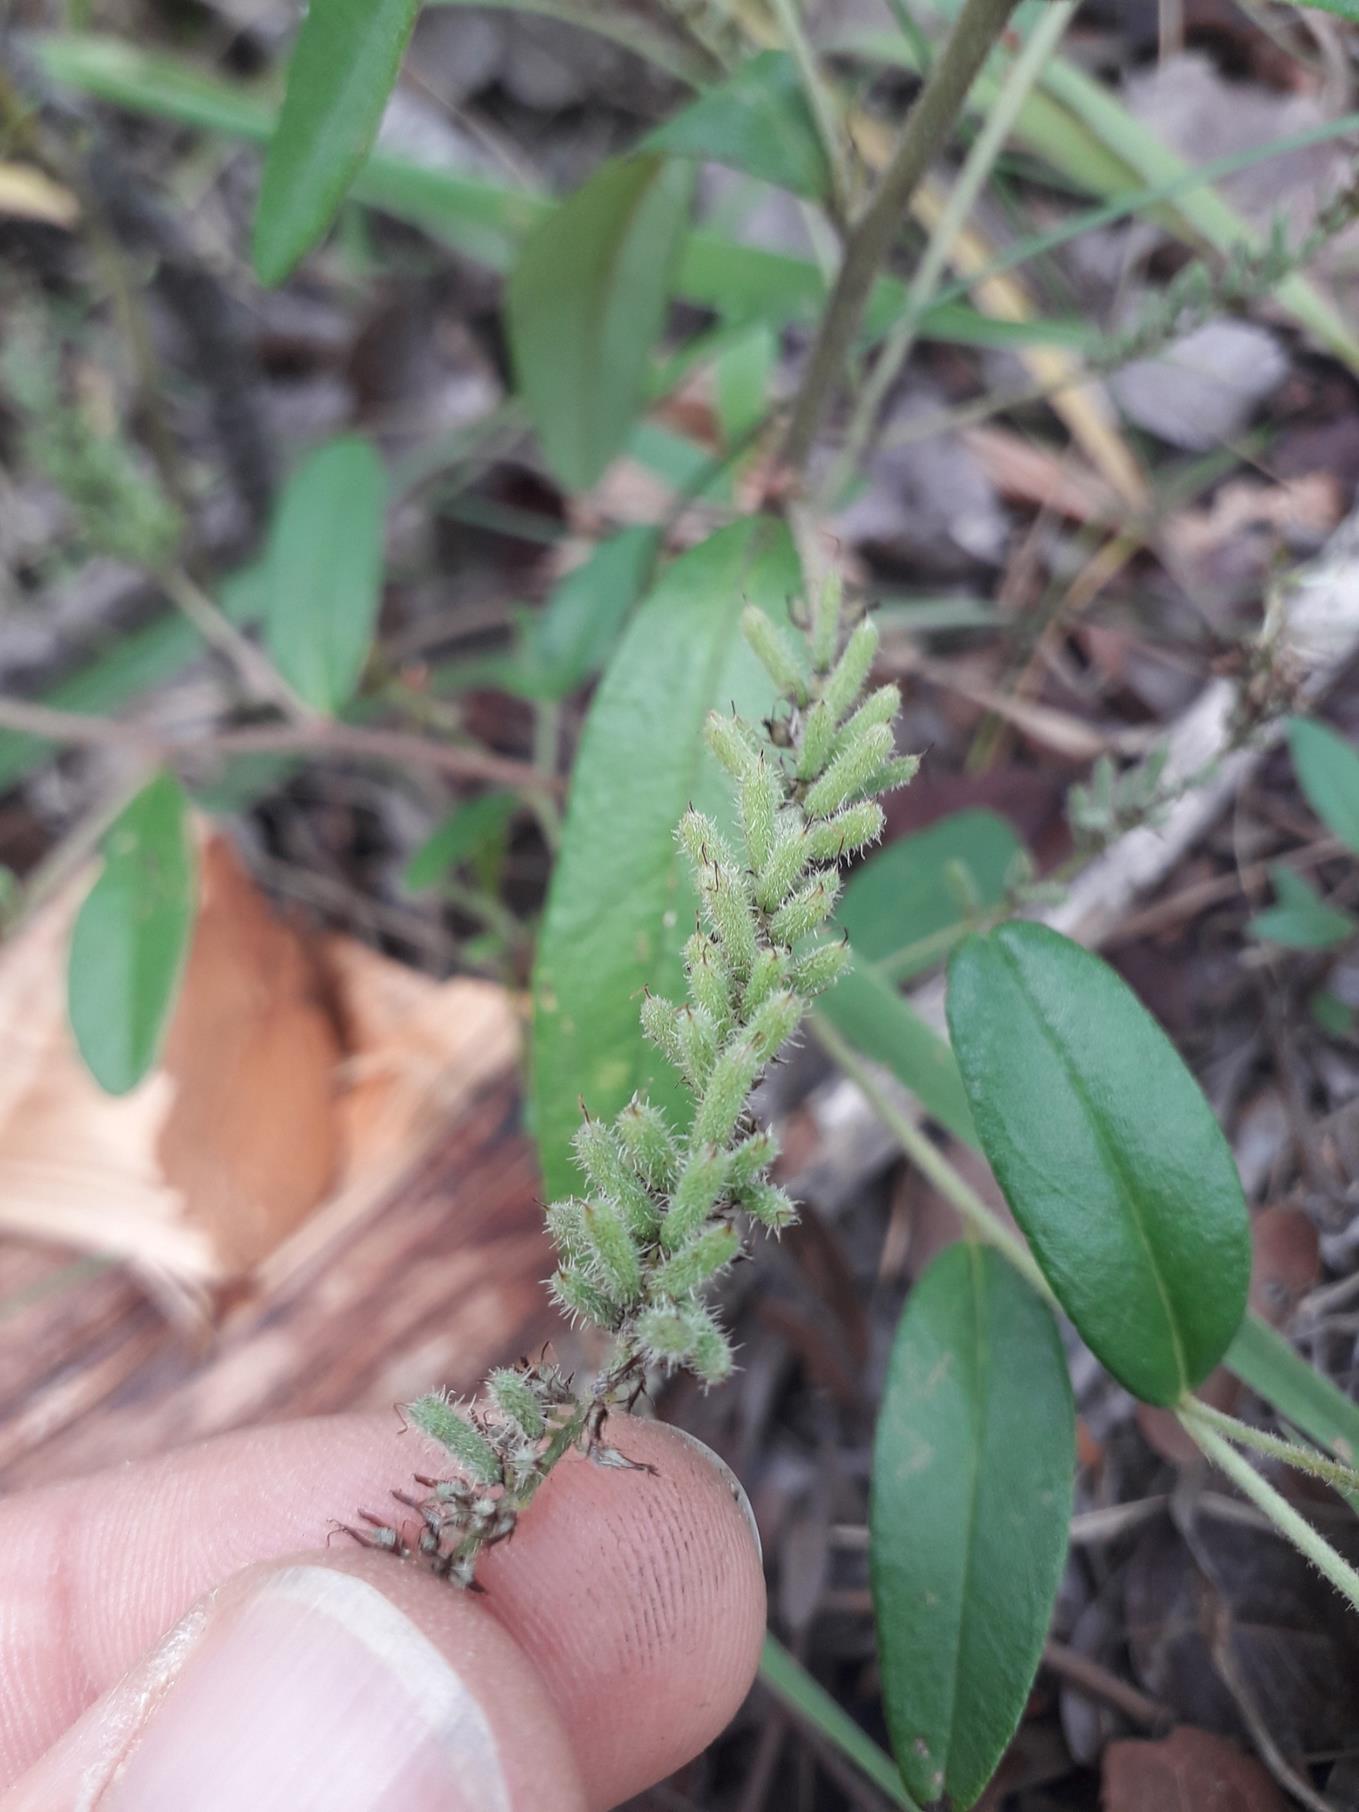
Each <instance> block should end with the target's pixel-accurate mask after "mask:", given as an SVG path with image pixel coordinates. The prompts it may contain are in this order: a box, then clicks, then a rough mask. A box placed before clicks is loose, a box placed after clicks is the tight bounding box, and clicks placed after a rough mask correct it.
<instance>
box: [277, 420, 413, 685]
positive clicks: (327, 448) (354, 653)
mask: <svg viewBox="0 0 1359 1812" xmlns="http://www.w3.org/2000/svg"><path fill="white" fill-rule="evenodd" d="M386 503H387V481H386V478H385V476H384V474H383V470H382V463H381V461H380V460H379V458H378V456H377V453H376V451H375V449H374V448H373V446H372V443H371V442H370V441H367V440H364V439H363V438H362V436H360V435H357V434H346V435H342V436H341V437H340V438H339V439H338V440H332V441H328V442H327V443H326V444H325V445H324V446H322V447H318V448H317V449H316V450H315V451H314V452H313V453H310V454H308V456H307V457H306V458H305V459H304V460H303V461H302V464H301V465H300V466H299V467H298V468H297V470H296V471H295V472H294V473H293V474H292V476H291V477H290V478H289V480H288V483H287V485H286V487H285V489H284V492H283V496H282V497H281V499H280V500H279V505H278V510H277V513H276V515H275V518H274V524H273V531H272V534H271V536H270V541H269V554H268V579H269V609H268V617H267V620H266V625H265V629H266V637H267V640H268V644H269V652H270V654H271V655H272V656H273V658H274V661H275V664H276V665H277V667H278V669H279V671H280V672H281V673H282V674H283V676H284V678H285V679H286V680H288V681H289V683H290V684H291V685H292V686H293V688H294V689H295V690H296V691H297V692H299V693H300V694H301V696H302V697H303V698H304V699H305V700H306V702H307V703H308V704H309V705H311V706H313V707H314V708H315V709H316V710H318V711H325V712H329V713H332V714H333V713H336V712H339V711H342V710H343V709H344V707H345V706H346V705H347V704H348V703H349V702H350V700H351V699H352V698H353V696H354V693H355V692H356V691H357V689H358V684H359V680H360V678H361V676H362V674H363V669H364V666H365V664H366V663H367V660H368V656H369V653H370V651H371V649H372V645H373V632H374V629H375V628H376V625H377V614H378V605H379V604H380V602H381V599H382V536H383V513H384V511H385V508H386Z"/></svg>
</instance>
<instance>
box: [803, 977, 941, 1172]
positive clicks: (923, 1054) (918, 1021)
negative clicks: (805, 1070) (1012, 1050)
mask: <svg viewBox="0 0 1359 1812" xmlns="http://www.w3.org/2000/svg"><path fill="white" fill-rule="evenodd" d="M816 1017H817V1018H820V1019H825V1020H828V1021H829V1023H830V1024H831V1025H832V1026H833V1027H834V1029H835V1030H836V1031H837V1032H838V1033H839V1034H840V1036H841V1037H842V1038H844V1039H845V1040H846V1041H847V1042H848V1043H850V1044H852V1045H853V1046H854V1048H855V1050H856V1051H859V1052H860V1053H861V1054H862V1055H863V1056H865V1057H868V1058H870V1059H871V1060H872V1061H873V1062H874V1063H880V1064H881V1065H882V1067H883V1068H884V1069H885V1070H889V1071H890V1072H891V1074H892V1075H893V1076H895V1077H896V1079H897V1081H898V1082H900V1083H901V1084H902V1086H903V1087H904V1088H908V1089H909V1090H910V1091H911V1093H912V1094H913V1095H914V1096H915V1097H916V1099H917V1100H918V1101H919V1102H920V1104H921V1106H922V1107H923V1108H924V1109H925V1110H926V1112H927V1113H929V1114H930V1115H932V1116H933V1118H934V1119H936V1120H937V1121H938V1122H939V1124H940V1125H941V1126H945V1127H947V1128H948V1130H949V1131H950V1132H951V1133H955V1134H956V1135H957V1136H958V1138H960V1139H965V1140H966V1141H967V1143H968V1144H969V1145H975V1144H976V1143H977V1134H976V1129H975V1128H974V1127H973V1124H972V1113H971V1110H970V1108H969V1107H968V1104H967V1094H966V1091H965V1090H964V1088H963V1084H962V1078H961V1077H960V1076H959V1074H958V1066H957V1064H956V1063H955V1062H954V1061H953V1053H952V1051H950V1050H949V1048H948V1045H947V1043H946V1042H945V1041H944V1039H942V1038H941V1037H940V1036H939V1034H938V1033H937V1032H936V1031H934V1030H933V1028H932V1027H930V1026H928V1025H926V1024H925V1021H924V1020H923V1019H922V1018H921V1017H920V1015H919V1014H918V1013H917V1012H916V1010H915V1008H914V1007H912V1006H909V1005H908V1004H907V1002H906V1001H905V1000H903V999H902V997H901V995H900V994H899V993H898V992H897V990H896V988H895V987H894V985H893V984H892V983H891V982H890V981H888V980H887V979H886V977H885V976H883V975H881V974H880V973H879V972H878V971H877V970H876V969H875V968H874V966H873V965H872V964H871V963H867V962H864V961H863V960H862V958H861V957H860V956H859V954H858V952H857V951H856V952H855V962H854V967H853V968H852V969H851V970H850V971H849V973H848V974H847V975H843V976H841V978H840V980H839V981H838V982H836V984H835V986H834V987H833V988H831V989H828V990H827V992H826V993H825V994H823V995H822V996H821V997H820V999H819V1000H818V1001H817V1003H816Z"/></svg>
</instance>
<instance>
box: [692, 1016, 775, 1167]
mask: <svg viewBox="0 0 1359 1812" xmlns="http://www.w3.org/2000/svg"><path fill="white" fill-rule="evenodd" d="M764 1061H765V1059H764V1056H763V1054H762V1052H761V1048H760V1045H759V1043H758V1042H757V1040H756V1039H755V1038H753V1037H752V1036H751V1034H750V1033H749V1032H744V1033H741V1032H738V1033H737V1035H736V1037H735V1038H733V1039H732V1040H731V1042H730V1043H729V1044H728V1045H726V1046H725V1047H724V1048H723V1049H722V1051H721V1052H720V1053H719V1054H718V1058H717V1061H716V1063H714V1065H713V1068H712V1074H711V1075H710V1076H709V1078H708V1086H707V1087H706V1088H705V1089H704V1091H703V1097H702V1099H701V1100H700V1102H699V1104H698V1110H697V1112H696V1113H695V1115H694V1139H695V1141H696V1142H697V1143H699V1144H701V1145H725V1144H726V1143H727V1141H728V1139H730V1137H731V1135H732V1134H733V1133H734V1132H735V1130H736V1127H737V1123H738V1122H739V1121H740V1118H741V1115H742V1114H743V1113H744V1112H745V1108H746V1097H747V1096H748V1095H749V1094H750V1091H751V1089H752V1088H753V1087H754V1086H755V1078H756V1077H757V1076H758V1075H759V1073H760V1070H761V1069H762V1068H763V1066H764Z"/></svg>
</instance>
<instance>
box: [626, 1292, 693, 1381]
mask: <svg viewBox="0 0 1359 1812" xmlns="http://www.w3.org/2000/svg"><path fill="white" fill-rule="evenodd" d="M637 1344H638V1345H639V1346H640V1347H641V1348H642V1350H643V1352H644V1353H645V1354H646V1357H647V1363H648V1364H650V1365H659V1366H663V1367H664V1368H665V1369H666V1370H667V1371H670V1370H673V1368H674V1367H675V1366H677V1365H683V1364H684V1362H685V1360H686V1359H687V1358H688V1357H689V1355H690V1353H691V1352H693V1350H694V1328H693V1324H692V1322H691V1320H690V1317H689V1316H688V1315H687V1314H686V1313H685V1311H684V1310H683V1309H679V1308H673V1307H669V1306H661V1305H658V1306H657V1307H655V1308H652V1309H643V1311H642V1313H641V1314H640V1315H639V1316H638V1317H637Z"/></svg>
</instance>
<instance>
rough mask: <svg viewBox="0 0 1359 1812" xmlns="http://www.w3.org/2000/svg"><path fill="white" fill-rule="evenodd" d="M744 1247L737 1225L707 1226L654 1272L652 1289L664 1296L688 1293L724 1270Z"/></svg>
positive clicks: (685, 1294)
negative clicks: (742, 1246)
mask: <svg viewBox="0 0 1359 1812" xmlns="http://www.w3.org/2000/svg"><path fill="white" fill-rule="evenodd" d="M740 1250H741V1236H740V1234H739V1233H738V1232H737V1231H736V1229H735V1227H721V1226H713V1227H704V1228H703V1230H702V1231H701V1232H700V1233H696V1234H695V1235H694V1237H693V1238H692V1239H691V1240H687V1241H686V1242H685V1243H684V1245H682V1246H680V1247H679V1248H678V1249H677V1250H676V1251H675V1252H674V1253H672V1254H671V1256H670V1257H669V1258H667V1259H665V1260H664V1261H663V1262H662V1263H661V1264H659V1265H657V1266H656V1268H655V1270H654V1271H653V1272H652V1274H651V1288H652V1290H653V1292H656V1291H658V1292H659V1293H660V1294H661V1295H663V1296H689V1295H691V1294H692V1293H693V1292H694V1291H695V1290H701V1289H702V1288H703V1286H704V1284H705V1283H707V1282H708V1280H709V1279H710V1278H713V1277H715V1276H716V1275H717V1273H718V1272H719V1271H724V1270H725V1269H726V1267H727V1266H728V1265H729V1264H730V1263H731V1261H732V1260H733V1259H734V1258H735V1257H736V1254H737V1253H738V1252H739V1251H740Z"/></svg>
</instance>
